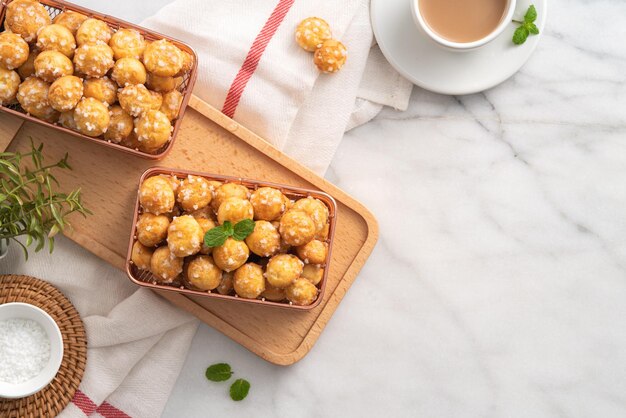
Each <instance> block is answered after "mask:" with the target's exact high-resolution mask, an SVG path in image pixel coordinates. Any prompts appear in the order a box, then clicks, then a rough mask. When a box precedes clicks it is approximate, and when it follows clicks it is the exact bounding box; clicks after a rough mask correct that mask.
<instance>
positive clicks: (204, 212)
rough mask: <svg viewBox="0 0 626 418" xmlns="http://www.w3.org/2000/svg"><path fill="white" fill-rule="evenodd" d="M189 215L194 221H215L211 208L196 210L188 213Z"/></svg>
mask: <svg viewBox="0 0 626 418" xmlns="http://www.w3.org/2000/svg"><path fill="white" fill-rule="evenodd" d="M209 187H211V186H209ZM189 214H190V215H191V216H193V217H194V218H196V219H210V220H212V221H215V214H214V213H213V209H211V206H205V207H203V208H200V209H197V210H192V211H189Z"/></svg>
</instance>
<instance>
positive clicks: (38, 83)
mask: <svg viewBox="0 0 626 418" xmlns="http://www.w3.org/2000/svg"><path fill="white" fill-rule="evenodd" d="M49 88H50V84H48V83H46V82H45V81H43V80H42V79H40V78H37V77H28V78H27V79H26V80H24V82H23V83H22V84H20V86H19V88H18V89H17V96H16V98H17V101H18V102H19V103H20V105H21V106H22V108H23V109H24V110H25V111H26V112H27V113H29V114H31V115H33V116H35V117H36V118H39V119H43V120H46V121H48V122H54V121H55V120H56V119H57V118H58V117H59V113H58V112H57V111H56V110H54V109H53V108H52V106H50V103H49V102H48V89H49Z"/></svg>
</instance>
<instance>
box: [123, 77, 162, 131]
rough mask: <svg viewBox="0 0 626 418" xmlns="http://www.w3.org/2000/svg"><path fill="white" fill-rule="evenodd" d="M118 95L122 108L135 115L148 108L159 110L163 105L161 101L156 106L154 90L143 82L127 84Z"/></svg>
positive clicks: (142, 112)
mask: <svg viewBox="0 0 626 418" xmlns="http://www.w3.org/2000/svg"><path fill="white" fill-rule="evenodd" d="M117 96H118V99H119V101H120V106H122V109H124V110H125V111H126V112H128V113H130V114H131V115H132V116H135V117H137V116H140V115H142V114H144V113H145V112H147V111H148V110H157V109H159V108H160V107H161V103H158V106H156V103H155V100H154V97H153V96H152V92H150V90H148V89H147V88H146V86H144V85H143V84H137V85H130V86H126V87H124V88H123V89H122V90H121V91H120V92H119V93H118V95H117ZM155 106H156V107H155ZM166 119H167V116H166ZM168 124H169V119H168Z"/></svg>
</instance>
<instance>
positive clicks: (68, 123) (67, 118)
mask: <svg viewBox="0 0 626 418" xmlns="http://www.w3.org/2000/svg"><path fill="white" fill-rule="evenodd" d="M59 123H60V124H61V126H63V127H64V128H67V129H71V130H73V131H76V130H77V129H76V121H75V120H74V110H68V111H67V112H63V113H61V114H60V115H59Z"/></svg>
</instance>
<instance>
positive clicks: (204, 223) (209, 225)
mask: <svg viewBox="0 0 626 418" xmlns="http://www.w3.org/2000/svg"><path fill="white" fill-rule="evenodd" d="M191 216H193V215H191ZM194 218H195V216H194ZM196 221H198V224H199V225H200V228H202V236H203V237H204V235H205V234H206V233H207V232H209V231H210V230H211V229H213V228H215V226H216V225H215V222H213V220H212V219H208V218H196ZM212 250H213V248H211V247H207V246H206V245H204V241H203V242H202V249H201V250H200V254H211V251H212Z"/></svg>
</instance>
